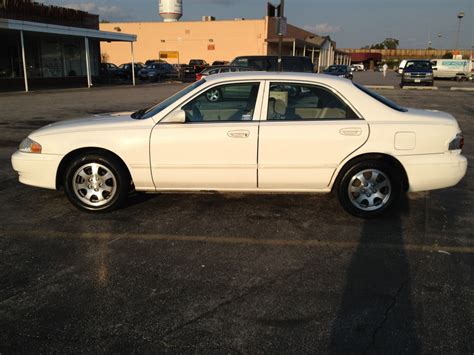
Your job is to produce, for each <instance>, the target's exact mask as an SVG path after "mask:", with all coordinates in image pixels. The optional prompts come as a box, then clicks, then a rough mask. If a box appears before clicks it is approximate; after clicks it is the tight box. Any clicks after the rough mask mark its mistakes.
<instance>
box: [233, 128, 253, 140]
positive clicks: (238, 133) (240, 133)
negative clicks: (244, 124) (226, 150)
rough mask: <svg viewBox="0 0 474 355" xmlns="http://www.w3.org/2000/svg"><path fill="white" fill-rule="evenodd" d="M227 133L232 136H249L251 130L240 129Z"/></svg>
mask: <svg viewBox="0 0 474 355" xmlns="http://www.w3.org/2000/svg"><path fill="white" fill-rule="evenodd" d="M227 135H228V136H229V137H230V138H248V137H249V136H250V131H247V130H240V129H239V130H234V131H228V132H227Z"/></svg>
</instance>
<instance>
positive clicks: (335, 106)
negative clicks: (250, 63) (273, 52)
mask: <svg viewBox="0 0 474 355" xmlns="http://www.w3.org/2000/svg"><path fill="white" fill-rule="evenodd" d="M350 119H358V117H357V115H356V114H355V113H354V111H352V110H351V108H350V107H349V106H348V105H346V103H345V102H344V101H342V100H341V99H340V98H339V97H338V96H336V95H335V94H334V93H332V92H331V91H329V90H327V89H324V88H322V87H319V86H314V85H301V84H292V83H271V84H270V93H269V97H268V111H267V120H269V121H274V120H287V121H295V120H350Z"/></svg>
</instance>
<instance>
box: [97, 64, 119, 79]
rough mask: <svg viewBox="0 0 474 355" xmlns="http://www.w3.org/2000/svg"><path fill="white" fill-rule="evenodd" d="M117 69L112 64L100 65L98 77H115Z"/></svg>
mask: <svg viewBox="0 0 474 355" xmlns="http://www.w3.org/2000/svg"><path fill="white" fill-rule="evenodd" d="M118 69H119V68H118V67H117V66H116V65H115V64H113V63H100V69H99V70H100V75H101V76H107V77H115V76H117V71H118Z"/></svg>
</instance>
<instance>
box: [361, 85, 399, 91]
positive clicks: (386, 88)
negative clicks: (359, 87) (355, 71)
mask: <svg viewBox="0 0 474 355" xmlns="http://www.w3.org/2000/svg"><path fill="white" fill-rule="evenodd" d="M365 87H366V88H368V89H385V90H395V86H393V85H365Z"/></svg>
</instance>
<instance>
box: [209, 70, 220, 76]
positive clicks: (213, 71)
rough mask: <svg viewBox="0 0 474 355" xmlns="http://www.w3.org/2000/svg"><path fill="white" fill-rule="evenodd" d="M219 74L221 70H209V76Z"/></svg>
mask: <svg viewBox="0 0 474 355" xmlns="http://www.w3.org/2000/svg"><path fill="white" fill-rule="evenodd" d="M218 72H219V69H212V70H209V72H208V73H209V75H212V74H217V73H218Z"/></svg>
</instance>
